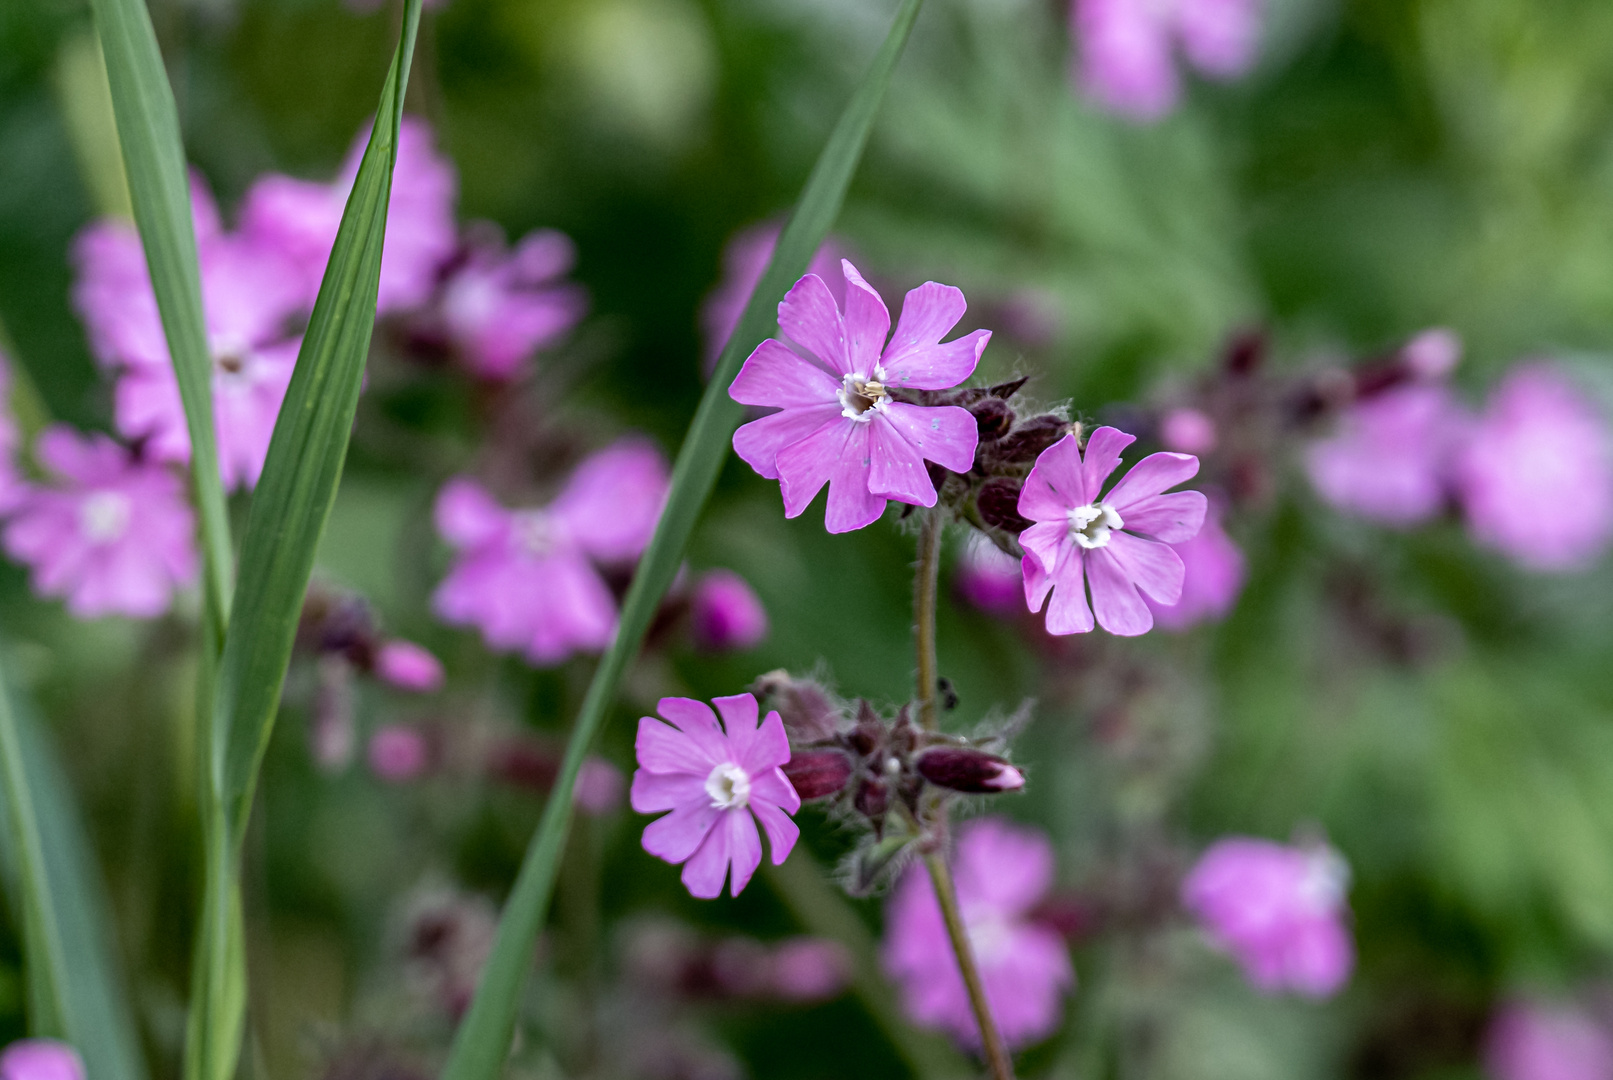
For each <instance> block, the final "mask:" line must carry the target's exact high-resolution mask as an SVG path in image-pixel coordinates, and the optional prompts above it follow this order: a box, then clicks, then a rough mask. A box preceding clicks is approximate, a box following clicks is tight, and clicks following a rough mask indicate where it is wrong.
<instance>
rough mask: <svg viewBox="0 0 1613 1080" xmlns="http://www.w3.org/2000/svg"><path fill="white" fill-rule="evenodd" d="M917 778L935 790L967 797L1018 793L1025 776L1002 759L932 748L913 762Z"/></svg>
mask: <svg viewBox="0 0 1613 1080" xmlns="http://www.w3.org/2000/svg"><path fill="white" fill-rule="evenodd" d="M915 764H916V766H917V768H918V771H919V775H920V776H922V777H924V779H926V780H928V781H929V782H930V783H932V784H935V785H936V786H937V787H944V788H950V789H951V790H953V791H962V792H965V793H967V794H970V795H989V794H993V793H995V792H999V791H1018V790H1019V789H1020V788H1022V787H1024V786H1025V776H1024V774H1023V773H1021V772H1020V771H1019V770H1018V769H1016V768H1014V767H1013V766H1012V765H1010V764H1009V763H1008V761H1007V759H1005V758H1000V757H998V756H997V755H996V754H988V753H986V752H985V751H984V750H976V749H974V748H973V747H970V746H935V747H931V748H930V749H928V750H926V751H924V752H923V753H922V754H920V755H919V756H918V760H917V761H916V762H915Z"/></svg>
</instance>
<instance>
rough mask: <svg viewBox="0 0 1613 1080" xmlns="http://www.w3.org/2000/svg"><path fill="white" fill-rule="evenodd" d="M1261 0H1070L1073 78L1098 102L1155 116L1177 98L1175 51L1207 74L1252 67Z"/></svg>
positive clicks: (1137, 116) (1232, 74)
mask: <svg viewBox="0 0 1613 1080" xmlns="http://www.w3.org/2000/svg"><path fill="white" fill-rule="evenodd" d="M1260 6H1261V5H1260V0H1073V3H1072V4H1071V6H1070V29H1071V33H1072V34H1073V35H1074V36H1075V38H1076V39H1077V42H1078V45H1079V49H1078V54H1079V55H1078V60H1077V70H1076V72H1075V74H1074V78H1075V81H1076V82H1077V83H1078V84H1079V85H1080V86H1081V88H1082V90H1083V91H1084V92H1085V93H1086V94H1087V95H1088V96H1089V97H1091V98H1092V99H1093V100H1094V101H1096V102H1097V103H1098V104H1100V105H1102V106H1103V107H1104V108H1107V109H1110V110H1112V111H1114V112H1116V113H1119V114H1121V115H1122V116H1126V117H1129V118H1131V119H1133V120H1142V121H1147V120H1157V119H1159V118H1160V117H1162V116H1164V115H1165V114H1166V113H1168V112H1170V110H1171V109H1172V108H1173V107H1175V105H1176V101H1177V98H1178V97H1179V96H1180V92H1181V90H1180V85H1179V81H1178V77H1177V73H1176V63H1175V56H1174V51H1175V48H1176V46H1177V45H1178V44H1179V45H1180V47H1181V49H1182V52H1183V53H1184V54H1185V56H1186V58H1187V60H1188V62H1189V63H1191V64H1192V65H1193V66H1194V67H1195V68H1197V69H1198V70H1199V72H1200V73H1202V74H1203V75H1206V76H1208V77H1209V78H1212V79H1222V80H1226V79H1234V78H1237V77H1238V76H1240V75H1243V74H1245V73H1246V72H1247V71H1248V70H1249V69H1250V68H1251V67H1253V66H1254V61H1255V52H1256V45H1257V43H1258V39H1259V36H1260Z"/></svg>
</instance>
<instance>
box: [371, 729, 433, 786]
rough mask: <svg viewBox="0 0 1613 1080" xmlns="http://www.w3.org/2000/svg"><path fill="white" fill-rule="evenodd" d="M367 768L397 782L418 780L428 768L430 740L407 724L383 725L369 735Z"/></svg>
mask: <svg viewBox="0 0 1613 1080" xmlns="http://www.w3.org/2000/svg"><path fill="white" fill-rule="evenodd" d="M369 760H370V771H371V772H373V773H374V774H375V775H376V776H379V777H380V778H381V779H382V780H386V781H388V782H390V783H394V784H401V783H404V782H406V781H409V780H416V779H419V778H420V777H421V776H424V775H425V773H426V771H427V770H428V769H430V768H431V764H432V753H431V740H430V739H428V738H427V737H426V734H425V732H423V731H421V730H420V729H419V728H417V727H413V726H411V725H409V724H384V725H382V726H381V727H379V728H376V729H375V733H374V734H373V735H371V736H370V749H369Z"/></svg>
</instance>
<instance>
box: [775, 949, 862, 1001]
mask: <svg viewBox="0 0 1613 1080" xmlns="http://www.w3.org/2000/svg"><path fill="white" fill-rule="evenodd" d="M850 981H851V958H850V957H849V956H848V955H847V954H846V950H845V947H844V946H842V945H841V944H840V943H839V942H836V941H829V940H828V939H826V938H814V937H798V938H791V939H790V940H788V941H785V942H781V943H780V944H779V946H778V947H777V948H776V949H775V950H774V952H773V992H774V993H776V994H777V995H778V996H779V997H781V998H783V999H785V1000H786V1001H827V1000H828V999H829V998H832V997H834V996H836V995H837V994H839V993H840V992H841V991H842V990H844V989H845V988H846V984H847V983H849V982H850Z"/></svg>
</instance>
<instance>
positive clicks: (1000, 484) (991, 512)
mask: <svg viewBox="0 0 1613 1080" xmlns="http://www.w3.org/2000/svg"><path fill="white" fill-rule="evenodd" d="M975 506H977V507H978V508H979V510H980V517H981V520H983V521H984V522H985V523H986V524H987V525H991V526H993V527H995V528H998V529H1002V530H1003V531H1005V532H1010V533H1013V534H1014V535H1015V536H1018V535H1019V534H1020V533H1021V532H1024V531H1025V530H1026V529H1028V528H1030V525H1031V523H1030V522H1029V521H1027V520H1026V519H1025V518H1023V517H1021V516H1020V514H1019V481H1018V480H1009V479H1007V478H1006V477H1001V476H999V477H994V478H993V479H991V480H987V481H986V482H985V483H984V484H982V485H980V492H979V494H978V495H976V496H975Z"/></svg>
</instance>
